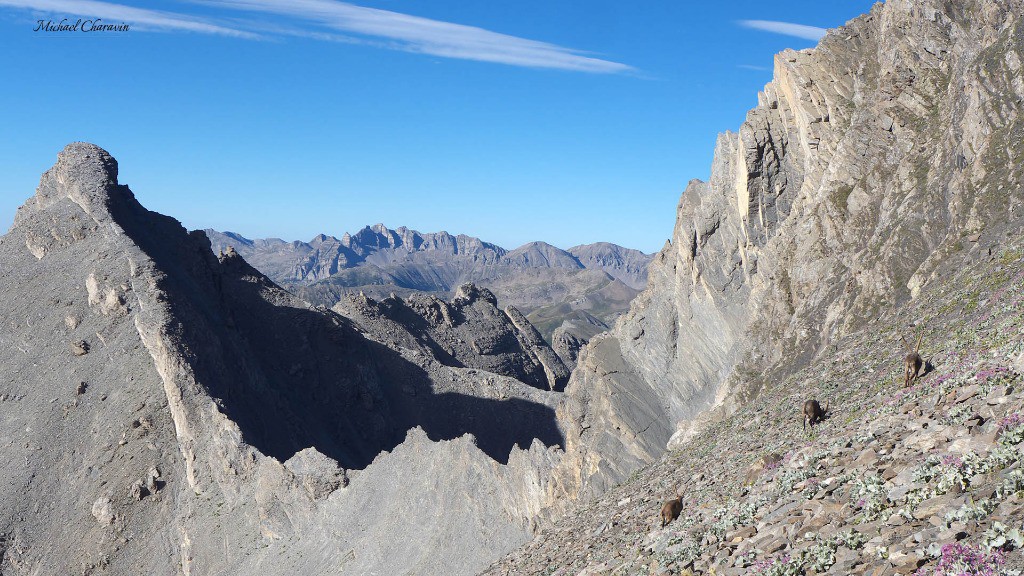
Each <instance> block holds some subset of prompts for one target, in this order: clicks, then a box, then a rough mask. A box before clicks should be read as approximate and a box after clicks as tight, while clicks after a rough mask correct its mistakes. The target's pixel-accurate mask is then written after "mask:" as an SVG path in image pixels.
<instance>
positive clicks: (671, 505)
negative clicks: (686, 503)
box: [661, 496, 683, 528]
mask: <svg viewBox="0 0 1024 576" xmlns="http://www.w3.org/2000/svg"><path fill="white" fill-rule="evenodd" d="M682 511H683V497H682V496H678V497H676V498H673V499H671V500H669V501H667V502H665V504H664V505H662V507H661V527H662V528H664V527H665V526H668V524H669V522H671V521H673V520H675V519H676V518H678V517H679V513H680V512H682Z"/></svg>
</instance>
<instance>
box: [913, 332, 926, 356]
mask: <svg viewBox="0 0 1024 576" xmlns="http://www.w3.org/2000/svg"><path fill="white" fill-rule="evenodd" d="M923 339H924V332H922V333H921V334H920V335H919V336H918V337H917V346H914V354H917V353H918V351H919V350H921V340H923Z"/></svg>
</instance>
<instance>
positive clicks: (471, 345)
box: [334, 283, 569, 391]
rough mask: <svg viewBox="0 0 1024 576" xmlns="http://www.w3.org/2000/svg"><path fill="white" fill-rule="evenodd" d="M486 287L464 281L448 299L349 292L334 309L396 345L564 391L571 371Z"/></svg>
mask: <svg viewBox="0 0 1024 576" xmlns="http://www.w3.org/2000/svg"><path fill="white" fill-rule="evenodd" d="M497 302H498V300H497V298H496V297H495V296H494V294H493V293H491V291H490V290H487V289H486V288H478V287H477V286H476V285H474V284H468V283H467V284H463V285H462V286H459V287H458V288H457V289H456V291H455V296H454V297H453V298H452V300H451V301H450V302H446V301H444V300H441V299H440V298H437V297H435V296H411V297H409V298H407V299H403V298H399V297H397V296H390V297H388V298H385V299H384V300H381V301H379V302H378V301H376V300H374V299H372V298H370V297H368V296H366V295H363V294H360V295H355V296H349V297H346V298H345V299H343V300H342V301H341V302H339V303H338V304H336V305H335V306H334V310H335V311H337V312H338V313H340V314H343V315H345V316H346V317H348V318H351V319H353V320H354V321H355V322H356V323H357V325H358V326H359V328H360V329H361V330H363V331H365V332H366V333H367V334H369V335H371V337H373V338H374V339H375V340H377V341H378V342H381V343H384V344H386V345H387V346H389V347H391V348H395V349H398V348H407V349H411V350H416V351H417V352H419V353H421V354H423V355H424V356H426V357H429V358H432V359H433V360H434V361H436V362H439V363H441V364H444V365H446V366H453V367H471V368H478V369H482V370H487V371H490V372H494V373H496V374H503V375H505V376H509V377H512V378H515V379H517V380H519V381H520V382H524V383H526V384H529V385H530V386H534V387H536V388H541V389H543V390H557V391H561V390H562V389H563V388H564V387H565V383H566V382H567V381H568V379H569V370H568V369H567V368H566V367H565V365H564V364H563V363H562V361H561V360H560V359H559V358H558V356H557V355H556V354H555V353H554V351H552V350H551V348H550V347H549V346H548V345H547V343H545V342H544V340H543V339H542V338H541V337H540V334H539V333H538V332H537V330H536V329H535V328H534V327H533V326H532V325H531V324H530V322H529V321H528V320H527V319H526V318H525V317H524V316H523V315H522V313H520V312H519V311H518V310H516V309H515V308H512V307H510V308H508V309H506V310H505V311H504V312H502V311H501V310H500V309H499V308H498V307H497Z"/></svg>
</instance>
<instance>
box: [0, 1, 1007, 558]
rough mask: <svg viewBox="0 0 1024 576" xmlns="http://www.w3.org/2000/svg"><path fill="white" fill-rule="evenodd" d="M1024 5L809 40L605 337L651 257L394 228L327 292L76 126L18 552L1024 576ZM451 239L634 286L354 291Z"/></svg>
mask: <svg viewBox="0 0 1024 576" xmlns="http://www.w3.org/2000/svg"><path fill="white" fill-rule="evenodd" d="M1022 17H1024V3H1022V2H1021V0H964V1H962V2H948V1H943V0H915V1H913V2H912V1H910V0H889V1H888V2H887V3H885V4H877V5H876V6H875V7H874V8H872V10H871V12H870V13H869V14H866V15H864V16H862V17H859V18H857V19H854V20H852V21H850V22H849V23H848V24H847V25H845V26H843V27H840V28H837V29H835V30H831V31H829V32H828V33H827V34H826V35H825V37H824V38H823V39H822V40H821V42H820V44H819V45H818V46H817V47H816V48H814V49H810V50H803V51H799V52H796V51H785V52H782V53H781V54H779V55H778V56H776V58H775V72H774V78H773V80H772V81H771V82H770V83H769V84H768V85H767V86H765V88H764V90H763V92H761V94H759V96H758V105H757V107H755V108H754V109H753V110H751V111H750V113H749V114H748V115H747V118H746V121H745V122H744V123H743V124H742V125H741V126H740V128H739V130H738V131H737V132H727V133H725V134H723V135H721V136H720V137H719V138H718V141H717V143H716V149H715V156H714V161H713V164H712V169H711V178H710V180H709V181H708V182H702V181H697V180H695V181H692V182H690V184H689V185H688V186H687V188H686V190H685V192H684V193H683V195H682V198H681V200H680V204H679V207H678V210H677V221H676V226H675V230H674V232H673V234H672V238H671V240H670V241H669V242H668V243H666V245H665V247H664V248H663V249H662V250H661V251H660V252H659V253H658V254H657V255H655V256H654V258H653V260H652V261H651V263H650V266H649V268H647V283H646V287H645V288H644V289H643V292H641V293H640V294H639V295H638V296H636V298H635V299H632V302H631V303H630V304H629V310H628V312H626V313H625V314H623V315H622V316H621V317H619V318H618V319H617V320H615V321H614V325H612V326H611V327H610V328H611V329H610V330H608V331H607V332H604V333H599V332H601V330H603V328H602V329H601V330H596V331H595V332H593V333H592V334H582V333H581V332H579V331H578V327H579V326H583V325H586V324H588V323H594V324H593V325H596V323H600V322H604V320H602V318H601V317H599V315H598V314H596V313H594V312H592V310H596V309H597V308H596V303H599V302H603V303H604V304H605V305H606V306H607V307H611V306H612V305H613V304H615V303H616V302H620V301H621V298H620V296H622V295H627V296H628V295H629V293H628V292H623V291H622V290H621V289H620V288H618V286H621V287H624V288H627V289H629V290H633V288H631V285H630V284H628V283H625V281H624V280H622V279H621V278H619V277H613V275H612V273H611V272H609V271H607V270H609V269H612V270H616V271H621V273H622V274H625V275H627V276H628V275H630V274H636V273H638V272H637V271H638V270H639V269H640V268H642V267H643V262H642V259H641V258H639V257H638V256H636V255H631V254H630V253H625V252H621V251H616V250H609V249H608V248H607V247H603V248H593V249H586V250H584V249H580V250H577V251H576V252H573V253H568V252H566V253H564V254H562V253H559V252H554V251H552V250H551V247H549V246H547V245H543V244H540V243H535V244H528V245H527V246H524V247H522V248H520V249H518V250H515V251H510V252H507V253H500V254H499V252H501V251H499V250H497V249H496V248H495V247H493V246H489V245H486V244H484V243H482V242H478V241H476V242H474V241H473V240H472V239H468V238H462V237H451V236H440V235H438V236H435V237H432V238H429V239H428V238H427V237H426V236H424V235H419V234H418V233H414V232H412V231H408V230H404V231H401V232H399V231H390V230H386V229H384V228H383V227H381V229H379V230H377V229H369V231H368V232H367V231H364V232H361V233H359V234H357V235H355V236H348V237H345V238H342V239H340V240H337V239H332V238H330V237H326V236H325V237H320V238H318V239H315V241H314V243H319V244H318V246H319V248H317V250H319V251H320V252H319V254H321V255H329V254H335V255H337V256H338V258H337V262H336V263H335V264H329V263H328V261H329V260H330V258H328V257H327V256H324V257H323V258H321V257H320V256H317V257H316V258H313V259H312V260H310V262H313V263H314V264H315V265H312V266H311V267H310V268H309V270H320V272H316V273H315V274H314V275H320V276H323V274H327V276H326V277H323V278H319V277H318V278H319V279H318V280H317V281H316V282H313V283H312V284H309V285H308V286H305V287H302V288H301V289H300V288H296V287H294V286H293V287H292V288H293V290H294V292H292V291H289V290H287V289H286V288H282V287H281V286H280V285H279V284H277V283H275V282H274V280H273V279H272V278H270V277H268V276H267V275H265V274H264V272H261V271H260V266H263V267H264V268H265V269H266V270H270V269H271V268H274V269H275V270H278V271H287V270H292V269H293V268H291V266H292V265H293V263H294V262H293V257H294V256H300V257H303V258H307V259H308V257H309V256H310V254H311V253H312V252H311V251H309V250H307V246H303V245H297V244H292V245H290V246H291V247H290V248H286V249H285V250H284V251H283V252H280V253H278V254H285V256H284V257H280V258H279V257H278V256H274V257H273V258H270V257H269V256H267V258H268V260H267V262H268V263H267V264H261V265H260V266H254V265H253V263H250V262H249V261H247V255H248V257H251V258H252V259H253V260H254V261H256V260H257V252H259V251H260V250H264V249H265V251H267V252H268V253H269V252H274V251H275V250H277V249H278V248H281V246H280V245H278V244H277V243H276V242H272V241H266V246H263V245H261V244H260V242H261V241H253V242H252V243H251V244H246V243H245V242H241V240H243V239H240V238H237V237H235V238H231V239H230V244H225V245H224V246H214V245H212V244H211V235H209V234H207V233H203V232H191V233H190V232H187V231H186V230H185V229H184V228H182V227H181V225H180V224H179V223H178V222H177V221H175V220H173V219H172V218H170V217H167V216H162V215H159V214H156V213H153V212H150V211H148V210H146V209H145V208H144V207H142V206H141V205H140V204H139V203H138V201H137V200H136V199H135V197H134V195H133V193H132V192H131V190H130V189H129V188H128V187H127V186H125V185H123V184H121V183H120V182H119V181H118V172H117V162H116V161H115V160H114V159H113V158H112V157H111V156H110V155H109V154H108V153H107V152H106V151H104V150H102V149H100V148H98V147H96V146H94V145H91V144H85V143H74V144H71V145H69V146H68V147H67V148H65V149H64V151H62V152H61V153H60V155H59V156H58V158H57V162H56V164H55V165H54V166H53V167H52V168H51V169H50V170H48V171H47V172H46V173H45V174H44V175H43V177H42V179H41V181H40V185H39V188H38V189H37V191H36V193H35V195H34V196H32V197H31V198H29V200H28V201H27V202H26V203H25V205H24V206H22V207H21V208H20V209H19V211H18V214H17V216H16V219H15V223H14V225H13V226H12V228H11V229H10V231H8V233H7V234H6V235H4V236H3V237H2V238H0V272H2V273H0V294H3V296H4V298H3V300H2V302H3V304H2V305H0V325H2V326H3V330H2V331H0V344H2V345H0V366H3V369H4V376H5V377H4V378H3V379H2V380H0V450H2V451H3V452H2V454H3V456H4V457H3V458H2V459H0V479H2V482H0V572H2V573H3V574H5V575H7V574H14V575H28V574H115V575H122V574H124V575H127V574H141V573H146V574H150V573H152V574H168V575H171V574H184V575H193V574H196V575H197V574H251V573H256V572H259V573H267V574H295V573H309V574H322V573H342V574H475V573H480V572H481V571H483V572H484V573H488V574H546V575H552V574H561V575H568V574H573V575H595V574H609V575H611V574H676V575H679V576H682V575H687V574H689V575H696V574H700V575H712V574H714V575H733V574H736V575H739V574H763V575H766V576H784V575H796V574H822V573H830V574H856V575H867V574H870V575H871V576H883V575H887V574H914V575H915V576H925V575H928V576H949V575H954V574H955V575H960V574H970V575H977V574H986V575H991V574H1000V575H1012V574H1020V573H1021V570H1024V561H1022V556H1021V549H1022V548H1024V537H1022V536H1021V533H1022V532H1024V500H1022V498H1024V480H1022V476H1021V474H1022V472H1021V469H1020V462H1021V459H1022V455H1024V452H1022V451H1024V395H1022V394H1024V380H1022V378H1024V376H1022V374H1024V294H1022V288H1021V287H1022V286H1024V233H1022V230H1024V227H1022V224H1024V190H1022V177H1024V124H1022V121H1021V114H1022V111H1024V81H1022V78H1024V76H1022V63H1024V23H1022V21H1021V18H1022ZM213 236H215V235H213ZM357 236H358V238H357ZM460 238H461V240H460ZM314 243H310V244H309V245H308V246H309V247H310V250H312V246H313V244H314ZM236 244H237V245H236ZM228 246H231V247H230V248H229V247H228ZM261 246H262V247H261ZM417 246H418V247H420V248H422V247H423V246H427V248H424V249H423V250H422V251H423V252H430V251H431V250H433V251H434V252H437V253H440V252H453V251H455V249H456V248H457V249H458V250H459V251H463V250H465V251H476V255H477V257H479V259H480V260H481V261H488V259H489V258H490V259H498V260H501V259H503V260H502V261H505V262H508V263H509V264H510V265H515V266H519V267H520V268H523V269H524V270H525V269H527V268H531V266H530V265H531V264H533V263H537V262H545V263H546V266H543V267H537V268H536V269H532V270H527V272H528V273H529V274H535V275H536V277H537V278H543V277H544V275H546V274H551V272H550V271H551V270H557V269H561V267H562V266H561V264H560V263H565V264H566V265H568V264H571V263H572V262H575V263H576V264H577V265H578V266H581V267H582V271H581V270H580V269H579V268H576V269H575V272H574V273H576V274H599V275H601V276H602V277H603V278H604V279H605V282H606V283H607V284H609V285H614V286H615V289H614V290H611V291H610V292H601V294H602V296H601V298H599V299H597V298H595V299H594V300H592V301H591V302H592V304H594V305H589V307H581V308H578V309H571V310H570V312H572V313H573V314H574V315H573V316H572V318H571V319H569V318H568V317H567V316H565V315H564V314H563V315H562V316H559V314H562V312H559V311H558V310H555V309H551V310H547V311H544V312H543V313H538V312H539V311H543V309H544V307H543V306H541V307H539V308H537V309H535V310H527V309H525V308H524V307H522V306H520V304H519V303H517V302H514V301H510V300H505V299H503V295H502V294H503V290H505V291H506V292H505V293H507V294H523V295H527V294H531V292H532V291H537V290H539V291H541V292H542V293H543V292H544V291H547V293H550V294H554V293H558V294H572V293H574V292H573V290H574V288H573V287H572V286H571V285H569V283H559V282H553V283H549V284H544V283H543V282H533V281H530V282H523V281H521V280H517V279H515V278H509V279H508V283H506V284H504V287H502V286H496V285H493V284H492V285H484V284H483V283H478V282H472V281H471V282H465V280H472V279H471V278H469V279H467V278H462V277H461V276H459V275H458V274H454V273H453V274H452V275H451V276H450V277H445V282H446V284H445V285H446V286H447V288H445V290H451V292H450V293H444V294H412V293H411V292H408V291H407V292H403V291H401V290H398V291H396V293H395V294H394V295H392V294H390V291H389V293H387V294H379V293H374V292H367V291H364V292H363V293H360V292H359V291H358V290H354V291H352V290H348V288H351V287H352V286H347V285H342V284H331V279H332V278H334V277H335V272H336V269H337V270H349V272H346V273H352V274H360V273H363V272H366V271H367V270H371V269H370V268H360V267H355V268H344V266H348V265H349V264H351V263H352V262H355V261H356V260H359V259H362V260H363V261H366V262H370V263H371V264H373V265H374V266H377V270H378V271H385V272H387V274H389V275H390V276H388V278H391V279H396V278H398V277H399V275H398V272H399V269H398V268H394V269H392V268H389V266H392V265H393V264H394V262H395V261H396V260H395V258H396V256H395V255H396V254H398V253H399V251H402V250H404V251H406V252H409V253H410V254H411V253H412V252H414V251H419V248H417ZM369 247H372V249H371V248H369ZM410 247H412V248H410ZM430 247H433V248H430ZM343 248H344V250H343ZM275 253H277V252H275ZM261 254H262V253H261ZM341 256H344V259H345V262H344V263H343V262H342V258H341ZM261 257H262V256H261ZM331 258H333V257H331ZM410 258H412V256H410ZM271 260H273V261H271ZM290 262H291V263H290ZM442 268H443V267H442ZM442 268H432V270H440V269H442ZM361 269H362V270H363V272H352V271H359V270H361ZM418 269H419V270H420V271H424V270H428V268H418ZM401 270H403V271H404V272H402V273H403V274H404V273H406V272H409V273H410V274H411V273H412V272H411V271H412V270H413V268H411V267H405V268H401ZM275 273H276V272H275ZM282 273H283V272H282ZM374 274H378V272H373V274H371V275H370V276H369V277H373V278H376V277H377V276H374ZM381 277H382V278H383V276H381ZM438 278H440V276H438ZM550 278H554V276H550ZM456 279H457V280H458V281H457V282H456V281H454V280H456ZM386 283H387V282H385V283H383V284H386ZM616 283H617V284H616ZM371 284H372V283H371ZM367 285H369V284H367ZM539 287H540V288H539ZM341 288H345V290H342V289H341ZM310 290H312V291H310ZM318 290H320V291H322V292H320V293H321V294H328V295H330V297H331V298H330V299H329V300H326V301H319V300H318V301H317V302H314V303H313V304H310V303H309V302H308V301H307V300H304V299H302V298H303V297H306V298H309V299H311V300H316V298H312V297H311V295H316V294H317V291H318ZM391 291H394V290H391ZM558 298H560V297H558ZM558 298H555V299H552V300H551V302H557V301H561V300H559V299H558ZM629 298H632V296H629ZM326 304H330V307H328V306H327V305H326ZM559 306H560V305H555V306H554V308H559ZM574 328H575V329H574ZM588 339H589V341H588ZM549 344H550V345H549ZM913 354H918V355H919V356H920V358H917V357H916V356H913ZM908 357H909V361H908ZM908 365H909V366H910V367H911V368H912V369H911V370H910V371H908V370H907V366H908ZM811 400H816V401H817V402H818V403H817V404H815V403H810V402H809V401H811ZM808 416H809V417H808Z"/></svg>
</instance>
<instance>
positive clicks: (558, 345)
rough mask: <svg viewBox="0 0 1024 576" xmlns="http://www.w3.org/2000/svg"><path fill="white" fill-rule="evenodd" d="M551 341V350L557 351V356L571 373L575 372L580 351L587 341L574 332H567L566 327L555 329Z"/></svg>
mask: <svg viewBox="0 0 1024 576" xmlns="http://www.w3.org/2000/svg"><path fill="white" fill-rule="evenodd" d="M551 340H552V342H551V349H552V350H554V351H555V354H558V357H559V358H561V359H562V362H564V363H565V365H566V366H568V367H569V370H570V371H571V370H574V369H575V368H576V359H577V358H579V355H580V350H582V349H583V347H584V346H586V345H587V341H586V340H583V339H582V338H580V337H579V336H577V335H576V334H573V333H572V331H570V330H567V329H566V328H565V327H564V326H559V327H558V328H557V329H555V332H554V334H553V335H552V337H551Z"/></svg>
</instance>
